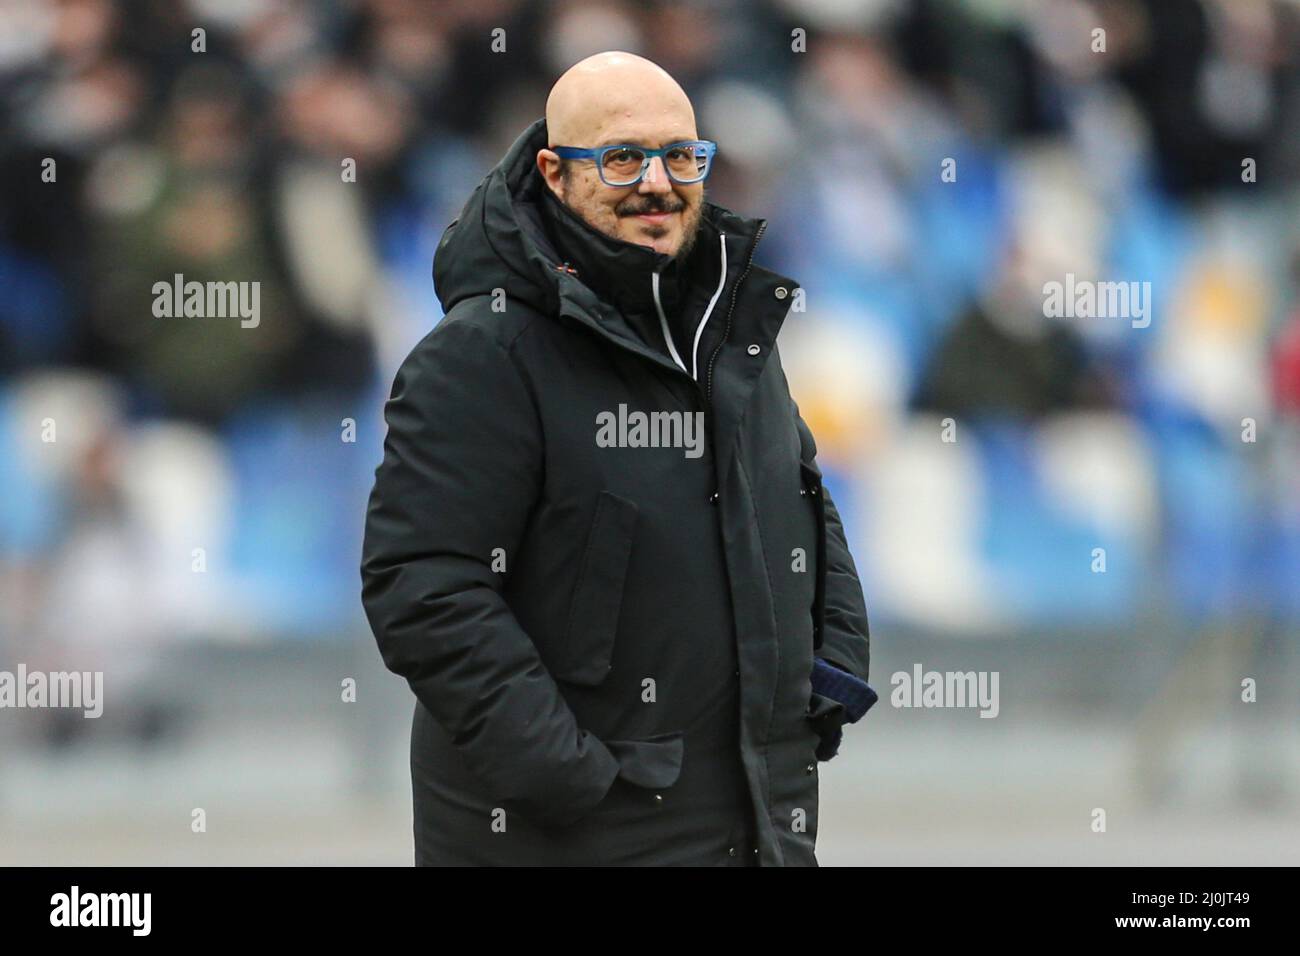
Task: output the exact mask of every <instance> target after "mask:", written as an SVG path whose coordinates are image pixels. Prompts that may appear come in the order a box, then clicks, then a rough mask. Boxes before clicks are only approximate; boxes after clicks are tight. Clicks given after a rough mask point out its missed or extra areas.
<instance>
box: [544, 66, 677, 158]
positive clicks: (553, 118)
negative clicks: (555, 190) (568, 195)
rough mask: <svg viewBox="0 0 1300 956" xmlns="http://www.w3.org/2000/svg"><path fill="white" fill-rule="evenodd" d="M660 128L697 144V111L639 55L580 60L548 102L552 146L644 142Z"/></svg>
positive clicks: (659, 70) (661, 72) (674, 83)
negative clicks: (642, 139) (605, 141)
mask: <svg viewBox="0 0 1300 956" xmlns="http://www.w3.org/2000/svg"><path fill="white" fill-rule="evenodd" d="M654 127H664V128H665V129H669V128H671V129H673V130H675V131H676V133H677V134H678V135H675V136H673V137H672V139H695V138H696V130H695V110H694V109H692V108H691V101H690V100H689V99H687V98H686V91H685V90H683V89H682V88H681V86H679V85H678V83H677V81H676V80H674V79H673V78H672V77H671V76H669V75H668V73H667V72H666V71H665V70H664V69H663V67H661V66H659V65H658V64H656V63H652V62H651V61H650V60H647V59H646V58H645V57H642V56H637V55H636V54H635V53H623V52H620V51H617V50H611V51H607V52H605V53H597V54H595V55H594V56H589V57H587V58H586V59H585V60H581V61H579V62H578V63H576V64H574V65H573V66H571V67H570V68H569V69H568V70H567V71H566V72H565V73H564V75H563V76H561V77H560V78H559V79H558V80H556V81H555V86H553V87H552V88H551V95H550V96H548V97H547V98H546V129H547V131H548V133H549V142H548V143H547V145H548V146H594V145H597V144H598V143H599V142H600V140H599V139H597V138H596V137H608V136H612V137H615V138H623V137H622V135H621V134H627V136H632V137H639V136H641V135H644V133H645V132H646V131H647V129H650V128H654ZM672 139H670V140H669V141H670V142H671V141H672ZM655 145H661V144H655Z"/></svg>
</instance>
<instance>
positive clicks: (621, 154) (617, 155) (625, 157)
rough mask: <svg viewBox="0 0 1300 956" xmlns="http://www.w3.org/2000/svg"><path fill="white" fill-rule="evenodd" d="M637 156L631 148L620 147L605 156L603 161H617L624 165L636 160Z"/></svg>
mask: <svg viewBox="0 0 1300 956" xmlns="http://www.w3.org/2000/svg"><path fill="white" fill-rule="evenodd" d="M638 158H639V157H638V156H637V154H636V153H634V152H632V151H631V150H629V149H620V150H617V151H616V152H613V153H610V154H609V155H608V156H606V157H605V161H606V162H610V163H617V164H619V165H624V164H627V163H633V162H636V160H637V159H638Z"/></svg>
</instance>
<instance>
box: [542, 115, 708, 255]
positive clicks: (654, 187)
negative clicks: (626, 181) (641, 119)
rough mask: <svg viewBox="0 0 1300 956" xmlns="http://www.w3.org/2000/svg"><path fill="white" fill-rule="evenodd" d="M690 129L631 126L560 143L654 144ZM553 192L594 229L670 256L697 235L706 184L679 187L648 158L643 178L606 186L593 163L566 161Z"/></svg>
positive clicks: (686, 136) (688, 134) (690, 134)
mask: <svg viewBox="0 0 1300 956" xmlns="http://www.w3.org/2000/svg"><path fill="white" fill-rule="evenodd" d="M696 138H697V136H696V134H695V131H694V129H693V128H692V129H689V130H676V131H667V132H666V133H665V134H664V135H661V136H654V135H646V134H645V133H638V132H636V131H633V130H628V131H626V132H622V133H621V134H620V133H615V135H613V136H610V135H605V136H603V137H601V138H599V139H598V140H597V141H596V142H593V143H591V144H587V143H565V144H562V145H566V146H569V145H572V146H588V145H590V146H592V147H600V146H607V145H613V144H616V143H627V144H631V145H638V146H648V147H651V148H657V147H660V146H667V145H668V144H669V143H674V142H681V141H682V140H691V139H696ZM557 163H558V158H557ZM553 182H554V187H553V188H555V191H556V194H557V195H558V196H559V197H560V199H561V200H563V201H564V203H565V204H566V205H568V206H569V208H570V209H572V210H573V211H574V212H576V213H577V214H578V215H580V216H581V217H582V218H583V219H584V220H586V222H587V223H589V224H590V225H591V226H592V227H593V228H595V229H598V230H600V231H601V232H603V233H604V234H605V235H607V236H612V237H613V238H615V239H621V240H623V241H624V242H633V243H638V244H640V245H643V246H650V247H652V248H653V249H654V250H655V251H656V252H661V253H664V254H665V255H669V256H683V257H684V256H685V255H686V254H687V253H688V252H690V250H691V247H692V246H693V245H694V244H695V238H696V236H697V235H698V233H699V227H700V215H701V211H702V208H703V202H704V184H703V183H691V184H690V185H682V184H680V183H676V182H673V181H672V180H671V179H669V178H668V173H667V172H666V171H665V169H664V164H663V160H662V159H661V158H659V157H655V158H654V159H652V160H651V161H650V168H649V169H647V170H646V173H645V176H644V177H643V178H642V180H641V182H639V183H636V184H635V185H632V186H607V185H605V183H604V182H603V181H602V180H601V178H600V173H599V171H598V170H597V169H596V164H595V163H594V162H591V161H584V160H568V161H566V162H564V163H563V164H561V166H560V169H559V173H558V176H557V177H556V179H555V180H554V181H553Z"/></svg>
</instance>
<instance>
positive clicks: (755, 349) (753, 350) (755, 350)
mask: <svg viewBox="0 0 1300 956" xmlns="http://www.w3.org/2000/svg"><path fill="white" fill-rule="evenodd" d="M745 351H746V352H748V353H749V354H750V355H757V354H758V353H759V352H761V351H762V349H760V348H759V347H758V346H757V345H751V346H750V347H749V348H747V349H745Z"/></svg>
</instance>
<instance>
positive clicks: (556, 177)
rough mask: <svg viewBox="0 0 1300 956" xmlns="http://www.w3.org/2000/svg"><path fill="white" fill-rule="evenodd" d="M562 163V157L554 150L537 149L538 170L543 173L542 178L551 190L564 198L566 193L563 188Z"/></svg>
mask: <svg viewBox="0 0 1300 956" xmlns="http://www.w3.org/2000/svg"><path fill="white" fill-rule="evenodd" d="M560 165H561V164H560V157H559V156H558V155H557V154H556V153H555V152H553V151H552V150H549V149H539V150H538V151H537V171H538V172H540V173H541V174H542V179H543V180H544V181H545V182H546V185H547V186H549V187H550V188H551V192H553V193H555V195H556V196H559V197H561V198H563V195H564V193H563V192H562V190H561V181H562V178H563V177H562V175H561V171H560Z"/></svg>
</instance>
